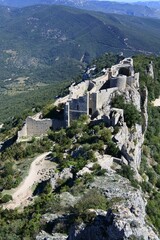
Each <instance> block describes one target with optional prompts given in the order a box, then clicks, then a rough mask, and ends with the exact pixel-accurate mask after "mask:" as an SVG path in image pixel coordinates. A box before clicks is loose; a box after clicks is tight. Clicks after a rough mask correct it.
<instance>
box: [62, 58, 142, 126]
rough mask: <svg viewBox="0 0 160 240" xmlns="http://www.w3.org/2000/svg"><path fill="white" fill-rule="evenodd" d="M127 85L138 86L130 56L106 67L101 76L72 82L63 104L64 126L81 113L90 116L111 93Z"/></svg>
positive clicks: (136, 74)
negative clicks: (108, 67)
mask: <svg viewBox="0 0 160 240" xmlns="http://www.w3.org/2000/svg"><path fill="white" fill-rule="evenodd" d="M127 85H129V86H134V87H138V88H139V73H134V68H133V59H132V58H125V59H124V60H122V61H121V62H120V63H119V64H117V65H114V66H112V67H111V68H110V69H107V70H106V71H105V74H104V75H103V76H101V77H98V78H96V79H94V80H90V81H89V80H87V81H84V82H81V83H80V84H78V85H75V86H74V84H73V85H72V86H71V88H70V89H69V90H70V94H69V98H68V101H67V102H66V105H65V121H66V126H70V122H71V120H74V119H78V118H79V116H80V115H81V114H87V115H89V116H92V115H93V114H94V113H95V112H97V111H99V110H101V109H102V108H103V105H104V104H105V103H106V102H107V101H108V100H109V99H110V96H111V94H112V93H114V92H115V91H117V90H119V91H124V90H125V89H126V87H127Z"/></svg>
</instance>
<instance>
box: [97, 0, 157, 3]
mask: <svg viewBox="0 0 160 240" xmlns="http://www.w3.org/2000/svg"><path fill="white" fill-rule="evenodd" d="M100 1H104V0H100ZM106 1H112V2H113V1H114V2H128V3H131V2H160V0H140V1H139V0H106Z"/></svg>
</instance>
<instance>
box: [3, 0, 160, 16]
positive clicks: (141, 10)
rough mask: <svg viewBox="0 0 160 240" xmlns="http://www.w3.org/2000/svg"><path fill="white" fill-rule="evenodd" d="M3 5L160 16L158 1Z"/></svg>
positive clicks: (54, 0) (6, 0) (44, 0)
mask: <svg viewBox="0 0 160 240" xmlns="http://www.w3.org/2000/svg"><path fill="white" fill-rule="evenodd" d="M0 4H1V5H7V6H12V7H25V6H29V5H36V4H49V5H52V4H56V5H65V6H72V7H77V8H82V9H86V10H93V11H101V12H105V13H118V14H125V15H132V16H140V17H153V18H160V10H159V9H160V4H159V3H158V2H136V3H123V1H122V3H119V2H114V1H113V2H109V1H98V0H97V1H94V0H76V1H73V0H33V1H32V0H25V1H20V0H12V1H11V0H0Z"/></svg>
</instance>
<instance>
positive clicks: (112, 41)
mask: <svg viewBox="0 0 160 240" xmlns="http://www.w3.org/2000/svg"><path fill="white" fill-rule="evenodd" d="M159 26H160V21H159V20H156V19H149V18H148V19H147V18H138V17H134V16H126V15H124V16H122V15H116V14H104V13H97V12H91V11H86V10H80V9H76V8H71V7H64V6H55V5H52V6H48V5H36V6H29V7H26V8H20V9H18V8H16V9H15V8H8V7H0V58H1V62H0V72H1V81H0V82H1V84H2V82H3V83H4V82H5V83H9V80H6V79H17V78H18V77H19V76H25V77H27V78H28V79H29V80H28V81H27V83H28V84H29V83H31V82H32V83H33V82H34V83H35V81H40V82H43V83H48V82H50V81H54V79H56V80H57V79H58V80H60V79H63V80H64V78H71V77H72V76H74V75H75V74H76V73H77V72H80V71H81V69H82V65H83V63H89V62H90V61H91V60H92V59H93V58H96V57H98V56H99V55H101V54H103V53H105V52H114V53H119V52H124V53H127V54H131V53H132V54H133V53H148V54H151V53H153V54H159V42H160V32H159ZM64 65H65V68H64ZM46 70H47V71H46ZM31 79H33V80H31ZM2 85H4V84H2ZM9 85H10V84H9Z"/></svg>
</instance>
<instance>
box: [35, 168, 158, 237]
mask: <svg viewBox="0 0 160 240" xmlns="http://www.w3.org/2000/svg"><path fill="white" fill-rule="evenodd" d="M89 188H96V189H99V190H100V191H101V192H102V193H103V194H104V195H105V197H106V198H107V199H108V200H109V201H110V204H111V206H112V207H111V208H110V209H108V211H103V210H100V209H90V211H91V212H94V213H95V215H96V216H95V218H94V220H93V221H91V222H90V223H87V224H86V223H81V224H79V225H72V226H71V228H70V229H69V234H68V235H66V234H59V233H55V232H53V233H52V235H49V234H48V233H46V232H44V231H43V232H41V233H40V234H39V235H38V236H37V238H36V239H37V240H42V239H48V240H49V239H59V240H64V239H67V240H86V239H87V240H120V239H144V240H148V239H150V240H158V239H159V237H158V236H157V235H156V234H155V233H154V231H153V230H152V228H151V227H150V226H149V225H148V224H147V221H146V213H145V205H146V201H145V199H144V196H143V193H142V192H141V190H139V189H135V188H133V187H131V186H130V183H129V181H128V180H127V179H125V178H123V177H121V176H119V175H117V174H115V172H114V171H112V172H108V173H106V175H105V176H101V177H97V178H96V179H95V181H94V182H93V183H91V184H90V186H89ZM69 195H70V194H69ZM65 198H67V199H68V204H71V205H72V204H74V201H76V199H75V198H74V197H73V196H72V195H70V196H69V197H68V194H67V193H66V194H64V193H63V200H64V199H65ZM63 204H64V202H63ZM66 217H68V216H66V215H65V216H63V215H61V216H59V215H55V214H49V215H47V216H44V218H45V219H46V221H47V222H48V223H53V221H55V220H56V221H58V219H60V218H61V222H63V221H64V222H65V221H66Z"/></svg>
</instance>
